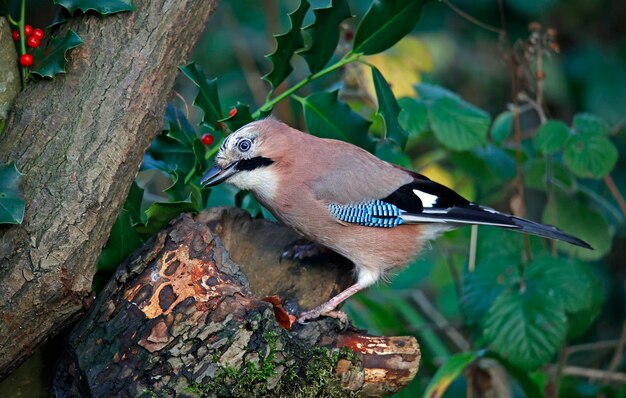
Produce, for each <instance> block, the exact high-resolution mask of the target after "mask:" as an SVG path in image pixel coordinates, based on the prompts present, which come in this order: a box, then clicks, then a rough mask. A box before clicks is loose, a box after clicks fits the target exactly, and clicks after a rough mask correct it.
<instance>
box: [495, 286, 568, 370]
mask: <svg viewBox="0 0 626 398" xmlns="http://www.w3.org/2000/svg"><path fill="white" fill-rule="evenodd" d="M528 284H529V285H530V282H528ZM566 332H567V319H566V317H565V313H564V312H563V305H562V304H561V302H560V301H558V300H554V299H552V297H550V296H549V295H548V294H547V293H546V292H542V291H540V290H539V289H533V288H531V286H520V287H519V288H517V289H510V290H508V291H506V292H504V293H503V294H502V295H500V297H498V298H497V299H496V301H495V302H494V303H493V306H492V307H491V309H490V310H489V312H488V313H487V316H486V318H485V322H484V329H483V336H484V337H485V339H486V340H487V341H489V342H490V347H491V348H492V349H493V350H494V351H495V352H497V353H498V354H499V355H501V356H502V357H503V358H505V359H506V360H508V361H510V362H511V363H512V364H513V365H515V366H519V367H521V368H525V369H535V368H537V367H539V366H541V365H543V364H545V363H547V362H548V361H550V360H551V359H552V357H553V356H554V354H555V353H556V352H557V350H558V348H559V347H560V346H561V344H563V341H564V340H565V335H566Z"/></svg>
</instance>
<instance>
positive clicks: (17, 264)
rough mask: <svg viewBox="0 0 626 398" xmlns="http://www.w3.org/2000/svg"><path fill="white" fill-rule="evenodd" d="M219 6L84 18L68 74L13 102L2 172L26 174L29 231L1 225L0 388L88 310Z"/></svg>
mask: <svg viewBox="0 0 626 398" xmlns="http://www.w3.org/2000/svg"><path fill="white" fill-rule="evenodd" d="M216 3H217V2H216V1H215V0H210V1H206V0H133V5H134V6H135V10H134V11H133V12H127V13H120V14H115V15H111V16H108V17H106V18H100V17H99V16H97V15H93V14H91V13H87V14H86V15H82V16H76V17H74V18H72V19H71V20H70V21H69V22H68V23H67V24H65V25H63V27H61V28H60V29H61V30H62V32H61V35H63V34H65V30H67V29H72V30H74V31H75V32H77V33H78V34H79V35H80V37H81V38H82V39H83V41H84V44H83V45H82V46H80V47H78V48H76V49H74V50H72V51H71V52H70V53H69V56H70V58H71V59H70V62H69V65H68V67H67V71H68V73H67V74H62V75H59V76H56V77H55V79H53V80H50V79H44V80H41V81H37V82H33V83H32V84H29V85H28V87H27V88H26V90H25V91H23V92H22V93H21V94H20V95H19V96H18V97H17V99H16V102H15V105H14V106H13V108H12V110H11V112H10V115H9V118H8V120H7V128H6V130H5V131H4V133H2V134H0V163H6V162H13V161H14V162H16V164H17V167H18V169H19V170H20V171H21V172H22V173H24V174H25V177H24V182H23V184H22V187H23V191H24V197H25V198H26V212H25V216H24V223H23V224H22V225H15V226H5V225H3V226H0V320H1V321H0V379H2V378H3V377H4V376H6V375H7V374H9V373H10V372H11V371H12V370H13V369H15V368H16V367H17V366H19V364H20V363H21V362H22V361H23V360H24V359H26V358H28V356H30V354H31V353H32V352H33V351H34V350H35V349H36V348H37V347H38V346H39V344H41V343H42V342H43V341H45V340H46V339H48V338H50V337H51V336H53V335H55V334H56V333H58V332H59V331H60V330H63V328H65V327H66V326H67V325H68V324H69V323H71V322H73V320H74V319H75V315H76V314H77V312H79V311H81V310H82V309H83V301H84V300H85V299H86V298H87V297H88V296H89V294H90V292H91V289H92V281H93V275H94V273H95V271H96V262H97V259H98V256H99V254H100V251H101V249H102V246H104V244H105V243H106V241H107V238H108V237H109V233H110V231H111V227H112V225H113V223H114V222H115V218H116V217H117V214H118V213H119V211H120V208H121V207H122V204H123V203H124V200H125V198H126V196H127V194H128V190H129V188H130V186H131V182H132V181H133V180H134V179H135V176H136V175H137V171H138V170H139V165H140V163H141V160H142V159H143V155H144V153H145V151H146V149H147V148H148V145H149V144H150V142H151V141H152V139H153V138H154V137H155V136H156V135H157V134H159V133H160V132H161V128H162V125H163V112H164V110H165V103H166V101H167V96H168V95H169V94H170V93H171V90H172V87H173V85H174V79H175V78H176V76H177V75H178V70H177V67H178V66H180V65H181V64H182V63H184V62H185V60H186V59H188V57H189V55H190V54H191V50H192V48H193V45H194V44H195V42H196V40H197V39H198V37H199V36H200V34H201V33H202V31H203V29H204V27H205V26H206V25H207V21H208V19H209V16H210V14H211V13H212V10H213V9H214V8H215V5H216ZM3 51H4V50H3ZM2 55H3V56H4V53H3V54H2ZM13 62H15V57H14V58H13ZM33 320H36V321H33Z"/></svg>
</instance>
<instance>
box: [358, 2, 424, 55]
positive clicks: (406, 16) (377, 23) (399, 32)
mask: <svg viewBox="0 0 626 398" xmlns="http://www.w3.org/2000/svg"><path fill="white" fill-rule="evenodd" d="M425 3H426V1H424V0H375V1H374V2H372V5H371V7H370V9H369V10H368V11H367V13H366V14H365V16H364V17H363V20H361V23H360V24H359V26H358V28H357V30H356V35H355V37H354V45H353V51H354V52H355V53H362V54H365V55H370V54H376V53H379V52H381V51H384V50H386V49H388V48H389V47H391V46H393V45H394V44H396V43H397V42H398V41H399V40H400V39H402V38H403V37H404V36H406V35H407V34H409V32H411V30H413V27H414V26H415V24H417V21H418V20H419V18H420V14H421V12H422V6H423V5H424V4H425Z"/></svg>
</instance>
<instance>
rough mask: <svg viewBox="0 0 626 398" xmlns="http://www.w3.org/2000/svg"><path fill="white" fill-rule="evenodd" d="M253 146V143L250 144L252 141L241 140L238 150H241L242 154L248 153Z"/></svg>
mask: <svg viewBox="0 0 626 398" xmlns="http://www.w3.org/2000/svg"><path fill="white" fill-rule="evenodd" d="M251 146H252V142H250V140H247V139H244V140H241V141H239V143H238V144H237V148H239V150H240V151H241V152H248V151H249V150H250V147H251Z"/></svg>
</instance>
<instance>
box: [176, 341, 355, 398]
mask: <svg viewBox="0 0 626 398" xmlns="http://www.w3.org/2000/svg"><path fill="white" fill-rule="evenodd" d="M261 336H262V340H263V343H264V344H260V346H259V347H258V348H260V349H258V350H252V351H255V352H265V351H268V350H269V351H268V354H267V355H266V356H265V357H261V356H260V357H259V360H258V361H254V362H247V363H245V364H244V366H242V367H241V368H240V369H235V368H233V367H232V366H224V367H221V368H219V369H218V371H217V372H216V373H215V375H214V377H213V379H212V381H211V382H209V383H206V384H203V385H198V384H194V385H192V386H190V387H189V388H188V389H187V390H186V391H187V392H189V393H193V394H197V395H199V396H203V397H215V396H232V397H290V398H292V397H295V398H308V397H330V398H333V397H345V396H350V395H351V394H350V393H349V392H347V391H346V390H344V389H343V388H342V387H341V382H340V380H339V378H338V377H337V376H336V375H335V367H336V365H337V361H339V360H340V359H347V360H349V361H351V362H352V363H355V364H356V363H358V359H357V357H356V355H355V354H354V353H353V352H352V351H350V350H349V349H341V350H333V351H329V350H328V349H326V348H320V347H314V348H306V347H298V346H296V343H295V342H294V344H293V345H290V347H288V348H285V350H284V351H282V352H281V353H282V354H283V355H281V356H280V358H283V359H278V358H279V355H277V354H278V353H279V351H278V350H277V347H276V343H277V341H278V337H279V336H278V333H277V332H276V331H274V330H271V329H266V330H265V331H263V332H262V333H261ZM263 346H265V347H267V348H265V347H263ZM263 348H265V349H263ZM279 366H284V370H282V369H281V371H282V372H283V373H282V374H280V379H279V380H278V381H277V383H276V385H275V386H274V387H273V388H271V389H270V388H268V383H269V382H270V381H271V379H272V378H273V377H278V373H279V372H278V371H277V367H279Z"/></svg>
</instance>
